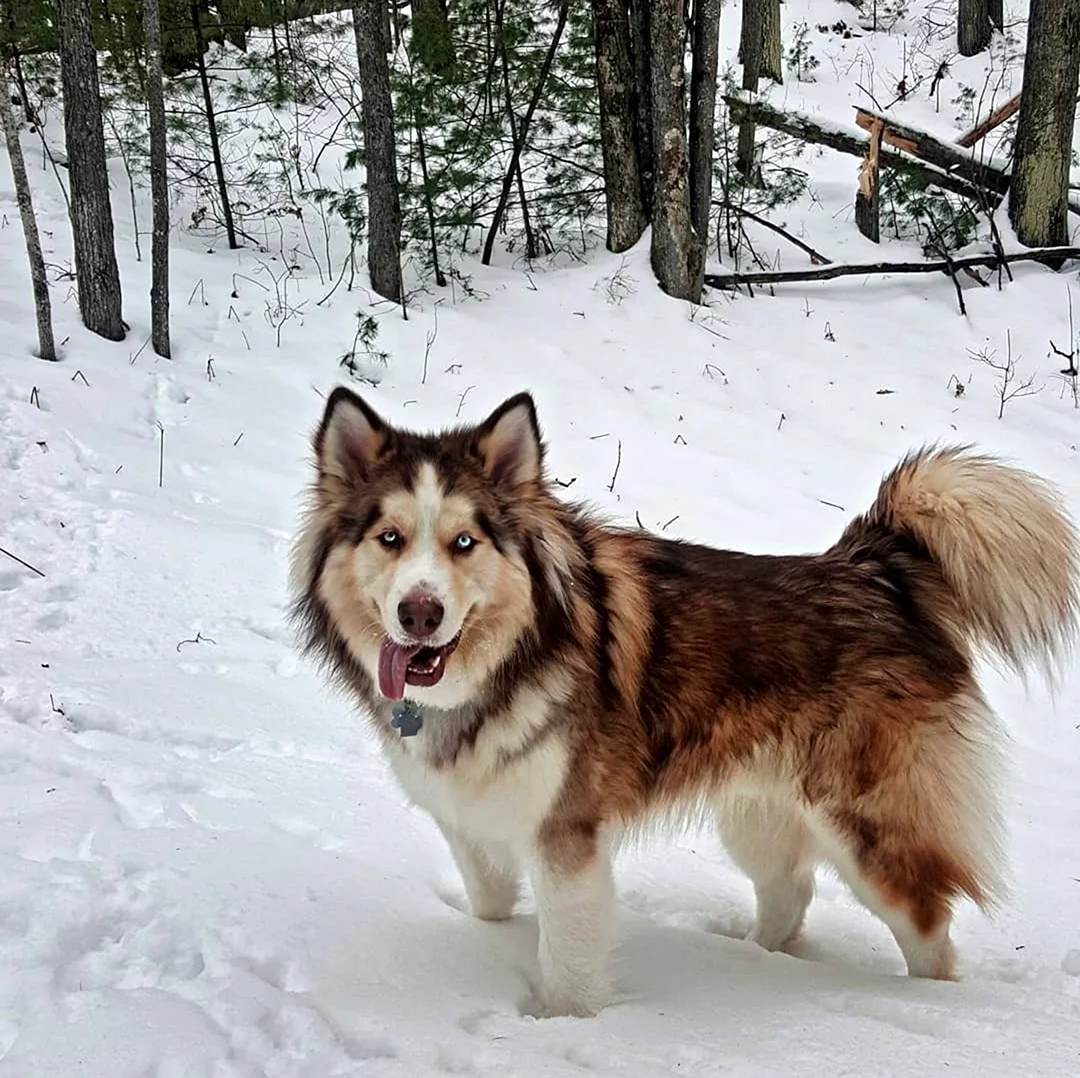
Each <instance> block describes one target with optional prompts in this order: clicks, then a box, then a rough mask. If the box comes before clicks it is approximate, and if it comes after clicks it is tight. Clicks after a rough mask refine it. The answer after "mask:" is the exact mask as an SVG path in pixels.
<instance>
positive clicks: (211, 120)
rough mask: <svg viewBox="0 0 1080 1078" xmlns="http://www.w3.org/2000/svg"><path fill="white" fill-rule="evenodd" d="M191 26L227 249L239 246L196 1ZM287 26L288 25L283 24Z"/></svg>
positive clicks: (192, 9) (193, 4)
mask: <svg viewBox="0 0 1080 1078" xmlns="http://www.w3.org/2000/svg"><path fill="white" fill-rule="evenodd" d="M191 25H192V29H193V31H194V33H195V64H196V66H197V67H198V69H199V82H200V83H201V84H202V92H203V107H204V108H205V109H206V127H207V130H208V131H209V133H210V153H211V154H212V156H213V158H214V173H215V175H216V176H217V184H218V197H219V198H220V199H221V214H222V217H224V219H225V238H226V239H227V240H228V243H229V249H230V250H236V248H237V247H239V246H240V244H239V243H237V241H236V227H235V225H234V224H233V215H232V202H231V201H230V199H229V185H228V184H227V183H226V182H225V163H224V162H223V161H222V159H221V140H220V139H219V138H218V129H217V116H216V115H215V113H214V98H213V95H212V94H211V93H210V77H209V75H208V74H207V71H206V59H205V56H204V53H205V51H206V43H205V39H204V38H203V31H202V17H201V15H200V14H199V3H198V0H194V3H192V5H191ZM285 25H286V26H288V23H286V24H285Z"/></svg>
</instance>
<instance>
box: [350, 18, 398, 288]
mask: <svg viewBox="0 0 1080 1078" xmlns="http://www.w3.org/2000/svg"><path fill="white" fill-rule="evenodd" d="M382 9H383V0H356V2H355V3H354V4H353V7H352V12H353V31H354V33H355V35H356V59H357V62H358V63H359V65H360V94H361V104H362V106H363V123H364V168H365V169H366V172H367V193H368V273H369V274H370V276H371V287H372V288H373V289H374V290H375V291H376V292H377V293H378V294H379V295H380V296H383V297H384V298H385V299H389V300H393V301H394V302H395V303H400V302H401V301H402V285H401V200H400V196H399V194H398V176H397V159H396V149H397V147H396V143H395V139H394V104H393V100H392V99H391V97H390V65H389V63H388V62H387V59H386V50H385V47H384V46H385V42H384V37H383V10H382Z"/></svg>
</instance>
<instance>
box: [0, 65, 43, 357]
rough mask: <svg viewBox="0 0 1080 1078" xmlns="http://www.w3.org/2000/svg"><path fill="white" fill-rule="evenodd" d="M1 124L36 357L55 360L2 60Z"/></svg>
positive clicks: (31, 207) (29, 201)
mask: <svg viewBox="0 0 1080 1078" xmlns="http://www.w3.org/2000/svg"><path fill="white" fill-rule="evenodd" d="M0 122H2V124H3V128H4V139H5V141H6V143H7V151H8V159H9V160H10V161H11V175H12V178H13V179H14V180H15V199H16V201H17V202H18V204H19V217H20V218H21V219H22V227H23V236H24V237H25V239H26V257H27V258H28V259H29V260H30V280H31V283H32V284H33V287H34V310H35V312H36V314H37V331H38V355H39V356H41V358H42V359H48V360H55V359H56V345H55V343H54V342H53V330H52V303H51V302H50V300H49V280H48V277H47V276H46V275H45V259H44V257H43V256H42V254H41V238H40V237H39V235H38V227H37V217H36V216H35V215H34V202H33V199H32V198H31V197H30V181H29V180H28V179H27V177H26V162H25V161H24V160H23V152H22V145H21V143H20V142H19V128H18V125H17V124H16V123H15V113H14V111H13V109H12V107H11V85H10V83H9V82H8V73H7V61H6V60H4V59H3V58H2V57H0Z"/></svg>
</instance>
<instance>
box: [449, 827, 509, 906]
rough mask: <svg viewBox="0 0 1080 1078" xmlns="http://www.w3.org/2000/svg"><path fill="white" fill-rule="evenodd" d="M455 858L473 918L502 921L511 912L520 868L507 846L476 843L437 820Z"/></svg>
mask: <svg viewBox="0 0 1080 1078" xmlns="http://www.w3.org/2000/svg"><path fill="white" fill-rule="evenodd" d="M436 822H437V823H438V824H439V829H440V830H441V831H442V833H443V836H444V837H445V839H446V842H447V845H449V847H450V852H451V853H452V854H453V855H454V861H455V862H456V863H457V867H458V871H459V872H460V873H461V880H462V882H463V883H464V884H465V893H466V894H467V895H468V896H469V905H470V906H471V907H472V913H473V916H474V917H478V918H480V920H481V921H505V920H506V919H507V918H508V917H510V916H511V914H513V912H514V903H515V902H516V901H517V897H518V881H519V879H520V869H519V866H518V863H517V860H516V858H515V857H514V855H513V854H512V853H511V851H510V849H509V847H507V846H504V845H501V844H496V843H488V842H478V841H476V840H474V839H471V838H469V837H468V836H466V835H463V834H462V833H461V832H460V831H457V830H456V829H454V828H452V827H450V826H449V825H447V824H444V823H442V822H441V821H436Z"/></svg>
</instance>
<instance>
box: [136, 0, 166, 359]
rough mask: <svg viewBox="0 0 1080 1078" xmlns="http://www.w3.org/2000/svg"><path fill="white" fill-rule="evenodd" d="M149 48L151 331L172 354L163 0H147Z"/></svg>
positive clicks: (158, 347) (160, 350) (161, 350)
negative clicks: (162, 59) (162, 27)
mask: <svg viewBox="0 0 1080 1078" xmlns="http://www.w3.org/2000/svg"><path fill="white" fill-rule="evenodd" d="M143 39H144V45H145V48H146V103H147V107H148V110H149V114H150V195H151V199H152V201H153V204H154V238H153V246H152V248H151V254H150V262H151V267H152V269H151V284H150V335H151V339H152V340H153V345H154V351H155V352H157V354H158V355H159V356H165V357H166V358H168V357H169V356H170V355H171V354H172V350H171V346H170V342H169V178H168V165H167V162H166V156H165V150H166V146H165V92H164V87H163V86H162V73H161V0H143Z"/></svg>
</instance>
